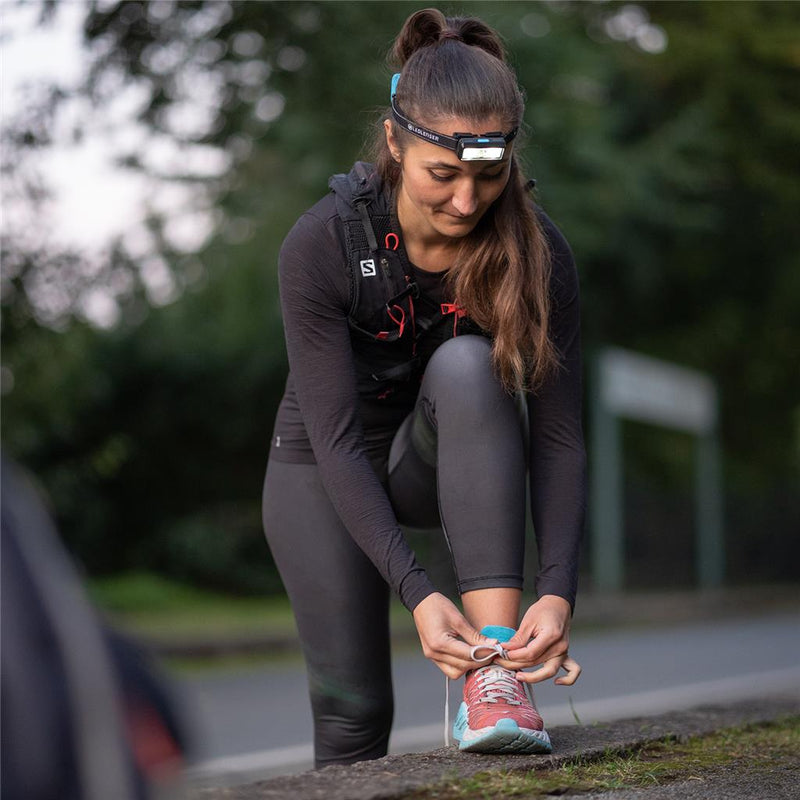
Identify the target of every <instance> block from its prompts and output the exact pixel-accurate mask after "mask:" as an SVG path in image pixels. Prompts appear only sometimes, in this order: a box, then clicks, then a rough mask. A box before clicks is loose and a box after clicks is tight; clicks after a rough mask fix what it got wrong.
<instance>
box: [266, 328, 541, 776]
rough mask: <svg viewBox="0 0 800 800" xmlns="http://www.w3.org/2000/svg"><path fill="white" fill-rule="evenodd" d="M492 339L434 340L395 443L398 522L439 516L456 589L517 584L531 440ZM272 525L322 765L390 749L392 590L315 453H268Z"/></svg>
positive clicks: (429, 523) (390, 486) (428, 523)
mask: <svg viewBox="0 0 800 800" xmlns="http://www.w3.org/2000/svg"><path fill="white" fill-rule="evenodd" d="M489 353H490V345H489V342H488V340H486V339H484V338H483V337H479V336H459V337H457V338H454V339H450V340H449V341H447V342H445V343H444V344H443V345H441V347H439V348H438V349H437V350H436V352H435V353H434V355H433V356H432V358H431V360H430V362H429V364H428V366H427V369H426V371H425V377H424V379H423V381H422V386H421V389H420V394H419V399H418V402H417V405H416V407H415V409H414V411H413V412H412V413H411V414H410V415H409V416H408V418H407V419H406V420H405V421H404V422H403V424H402V425H401V426H400V428H399V430H398V431H397V433H396V435H395V437H394V440H393V441H392V444H391V450H390V452H389V454H388V479H387V482H386V488H387V491H388V493H389V497H390V498H391V501H392V505H393V507H394V509H395V512H396V514H397V517H398V520H399V521H400V523H401V524H404V525H408V526H412V527H422V528H425V527H435V526H440V527H441V528H442V529H443V531H444V534H445V538H446V540H447V544H448V547H449V549H450V554H451V557H452V561H453V568H454V570H455V574H456V579H457V581H458V588H459V591H460V592H462V593H463V592H467V591H470V590H472V589H482V588H489V587H513V588H519V589H521V588H522V573H523V561H524V541H525V533H524V532H525V474H526V465H525V453H524V448H523V437H522V434H521V429H520V418H519V414H518V413H517V405H516V403H515V400H514V398H513V397H511V396H510V395H508V394H507V393H506V392H504V391H503V389H502V387H501V386H500V384H499V382H498V381H497V379H496V377H495V376H494V374H493V371H492V368H491V364H490V360H489ZM263 508H264V529H265V531H266V535H267V541H268V542H269V545H270V548H271V550H272V554H273V557H274V559H275V563H276V564H277V566H278V569H279V571H280V574H281V577H282V579H283V582H284V585H285V586H286V591H287V592H288V594H289V598H290V600H291V603H292V608H293V610H294V614H295V617H296V619H297V627H298V631H299V634H300V639H301V641H302V645H303V652H304V654H305V659H306V665H307V668H308V680H309V688H310V692H311V705H312V711H313V715H314V749H315V759H316V765H317V766H318V767H321V766H326V765H328V764H334V763H338V764H349V763H352V762H354V761H360V760H363V759H369V758H379V757H381V756H383V755H385V754H386V751H387V747H388V742H389V731H390V728H391V724H392V714H393V698H392V680H391V661H390V652H389V620H388V610H389V592H388V588H387V585H386V583H385V582H384V581H383V579H382V578H381V576H380V574H379V573H378V571H377V570H376V569H375V567H374V566H373V565H372V563H371V562H370V561H369V560H368V559H367V557H366V556H365V555H364V553H363V552H362V551H361V550H360V549H359V548H358V546H357V545H356V544H355V543H354V542H353V540H352V539H351V537H350V535H349V534H348V532H347V530H346V529H345V528H344V526H343V525H342V523H341V522H340V520H339V517H338V516H337V514H336V512H335V511H334V509H333V507H332V505H331V503H330V500H329V499H328V497H327V495H326V493H325V489H324V488H323V486H322V482H321V480H320V477H319V473H318V470H317V467H316V465H315V464H292V463H285V462H279V461H275V460H274V459H271V460H270V463H269V465H268V467H267V476H266V480H265V483H264V506H263Z"/></svg>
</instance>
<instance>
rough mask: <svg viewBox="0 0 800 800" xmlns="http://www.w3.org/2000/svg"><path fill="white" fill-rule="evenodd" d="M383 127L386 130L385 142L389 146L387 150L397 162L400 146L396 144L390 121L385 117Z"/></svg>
mask: <svg viewBox="0 0 800 800" xmlns="http://www.w3.org/2000/svg"><path fill="white" fill-rule="evenodd" d="M383 129H384V130H385V131H386V144H387V145H388V147H389V152H390V153H391V154H392V158H393V159H394V160H395V161H396V162H397V163H398V164H399V163H400V148H399V147H398V146H397V139H396V138H395V135H394V130H393V128H392V121H391V120H389V119H385V120H384V121H383Z"/></svg>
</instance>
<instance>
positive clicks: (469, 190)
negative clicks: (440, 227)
mask: <svg viewBox="0 0 800 800" xmlns="http://www.w3.org/2000/svg"><path fill="white" fill-rule="evenodd" d="M453 207H454V208H455V209H456V211H458V213H459V214H462V215H463V216H465V217H469V216H471V215H472V214H474V213H475V211H476V209H477V208H478V195H477V193H476V191H475V184H474V183H473V182H472V181H471V180H464V181H461V182H460V183H459V185H458V186H457V187H456V192H455V194H454V195H453Z"/></svg>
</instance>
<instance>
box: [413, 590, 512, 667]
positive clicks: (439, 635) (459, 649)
mask: <svg viewBox="0 0 800 800" xmlns="http://www.w3.org/2000/svg"><path fill="white" fill-rule="evenodd" d="M414 624H415V625H416V626H417V633H419V640H420V642H421V643H422V652H423V653H424V654H425V657H426V658H429V659H430V660H431V661H433V663H434V664H436V666H437V667H439V669H440V670H441V671H442V672H444V674H445V675H447V677H448V678H451V679H453V680H455V679H456V678H460V677H461V676H462V675H463V674H464V673H465V672H466V671H467V670H468V669H475V667H476V666H477V664H476V663H475V662H474V661H473V660H472V657H471V655H470V649H471V648H472V647H473V646H474V645H477V644H486V643H491V644H494V643H496V642H497V640H496V639H487V638H486V637H485V636H481V634H480V633H478V631H476V630H475V628H473V627H472V625H470V624H469V622H467V620H466V618H465V617H464V616H463V615H462V614H461V612H460V611H459V610H458V609H457V608H456V606H455V604H454V603H452V602H451V601H450V600H448V599H447V598H446V597H445V596H444V595H443V594H439V593H438V592H434V593H433V594H429V595H428V596H427V597H426V598H425V599H424V600H423V601H422V602H421V603H420V604H419V605H418V606H417V607H416V608H415V609H414Z"/></svg>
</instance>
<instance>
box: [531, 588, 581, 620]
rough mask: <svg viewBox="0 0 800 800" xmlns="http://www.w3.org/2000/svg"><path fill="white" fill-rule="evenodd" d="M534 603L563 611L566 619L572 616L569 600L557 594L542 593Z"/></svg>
mask: <svg viewBox="0 0 800 800" xmlns="http://www.w3.org/2000/svg"><path fill="white" fill-rule="evenodd" d="M536 605H539V606H542V607H547V608H552V609H554V610H557V611H559V612H561V613H563V614H564V615H565V617H566V619H569V618H570V617H571V616H572V606H571V605H570V604H569V600H567V599H566V598H564V597H561V596H560V595H557V594H543V595H542V596H541V597H540V598H539V599H538V600H537V601H536Z"/></svg>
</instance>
